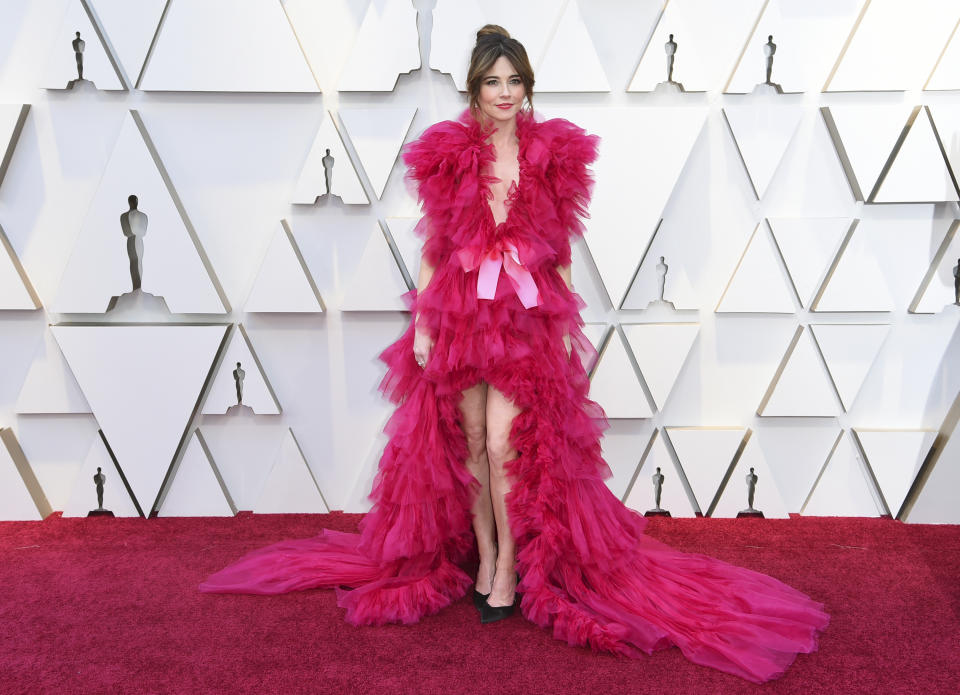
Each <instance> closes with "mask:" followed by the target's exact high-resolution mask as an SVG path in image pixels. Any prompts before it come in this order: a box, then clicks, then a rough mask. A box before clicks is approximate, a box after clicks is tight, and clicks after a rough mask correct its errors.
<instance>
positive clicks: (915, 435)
mask: <svg viewBox="0 0 960 695" xmlns="http://www.w3.org/2000/svg"><path fill="white" fill-rule="evenodd" d="M854 432H856V434H857V439H858V440H860V446H862V447H863V451H864V453H865V454H866V455H867V461H868V462H869V463H870V468H872V469H873V475H874V476H875V477H876V479H877V484H878V485H879V486H880V492H882V493H883V499H884V501H885V502H886V503H887V508H888V509H889V510H890V513H891V514H892V515H893V516H896V515H897V512H898V511H899V510H900V507H902V506H903V501H904V500H905V499H906V497H907V492H909V490H910V486H911V485H913V481H914V479H915V478H916V477H917V473H919V472H920V466H921V465H923V462H924V460H925V459H926V457H927V454H928V453H930V447H932V446H933V440H934V439H935V438H936V436H937V432H936V430H868V429H856V430H854Z"/></svg>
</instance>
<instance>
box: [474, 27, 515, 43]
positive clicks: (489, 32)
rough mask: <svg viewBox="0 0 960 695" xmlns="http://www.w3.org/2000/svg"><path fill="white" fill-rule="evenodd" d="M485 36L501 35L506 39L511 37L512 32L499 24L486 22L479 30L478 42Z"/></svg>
mask: <svg viewBox="0 0 960 695" xmlns="http://www.w3.org/2000/svg"><path fill="white" fill-rule="evenodd" d="M484 36H499V37H501V38H504V39H509V38H510V32H509V31H507V30H506V29H504V28H503V27H502V26H500V25H499V24H485V25H483V26H482V27H480V29H479V30H478V31H477V42H478V43H479V42H480V40H481V39H482V38H483V37H484Z"/></svg>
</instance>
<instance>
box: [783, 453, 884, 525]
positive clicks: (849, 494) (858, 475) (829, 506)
mask: <svg viewBox="0 0 960 695" xmlns="http://www.w3.org/2000/svg"><path fill="white" fill-rule="evenodd" d="M801 513H802V514H803V515H804V516H870V517H873V516H880V512H879V510H878V509H877V503H876V502H875V501H874V497H873V485H872V484H871V483H870V482H869V480H868V474H867V470H866V467H865V466H864V463H863V460H862V459H861V458H860V455H859V454H857V453H856V449H855V448H854V446H853V444H852V443H851V442H850V437H849V436H848V435H845V436H843V437H841V438H840V441H839V442H838V443H837V446H836V448H835V449H834V450H833V455H832V456H831V457H830V460H829V461H827V463H826V466H825V467H824V469H823V472H822V473H821V474H820V478H819V479H818V480H817V483H816V487H814V489H813V492H812V493H811V494H810V497H809V499H808V500H807V503H806V505H805V506H804V508H803V511H802V512H801Z"/></svg>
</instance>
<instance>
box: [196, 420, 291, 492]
mask: <svg viewBox="0 0 960 695" xmlns="http://www.w3.org/2000/svg"><path fill="white" fill-rule="evenodd" d="M200 431H201V433H202V435H203V440H204V442H205V443H206V444H207V448H208V450H209V452H210V455H211V458H212V459H213V460H214V461H215V462H216V466H217V470H218V471H219V472H220V476H221V477H222V479H223V482H224V485H225V486H226V488H227V491H228V492H229V494H230V498H231V499H232V500H233V503H234V506H235V507H236V508H237V509H240V510H252V509H253V507H254V505H255V504H256V501H257V500H258V499H259V498H260V495H261V493H262V491H263V486H264V484H265V483H266V480H267V476H268V475H269V473H270V471H271V467H272V466H273V462H274V460H275V459H276V457H277V452H278V451H279V450H280V444H281V443H282V442H283V439H284V437H285V436H286V433H287V432H288V431H289V428H288V427H284V426H282V425H277V424H275V418H263V417H261V416H258V415H245V414H238V415H219V416H210V415H208V416H206V417H204V421H203V426H202V427H201V428H200Z"/></svg>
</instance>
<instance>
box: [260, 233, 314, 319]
mask: <svg viewBox="0 0 960 695" xmlns="http://www.w3.org/2000/svg"><path fill="white" fill-rule="evenodd" d="M243 310H244V311H246V312H276V313H283V312H291V313H322V312H323V299H322V298H321V297H320V290H319V289H318V288H317V285H316V283H315V282H314V280H313V276H312V275H311V274H310V269H309V268H308V267H307V263H306V260H305V259H304V258H303V254H302V253H300V247H299V246H298V245H297V240H296V239H295V238H294V236H293V234H292V233H291V232H290V229H289V228H288V227H287V225H286V224H285V223H284V222H281V224H280V225H278V226H277V229H276V231H274V233H273V238H272V239H271V240H270V246H269V247H267V253H266V254H265V255H264V257H263V261H262V262H261V264H260V270H258V271H257V277H256V279H255V280H254V281H253V287H252V288H250V294H249V295H248V296H247V302H246V304H244V306H243Z"/></svg>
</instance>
